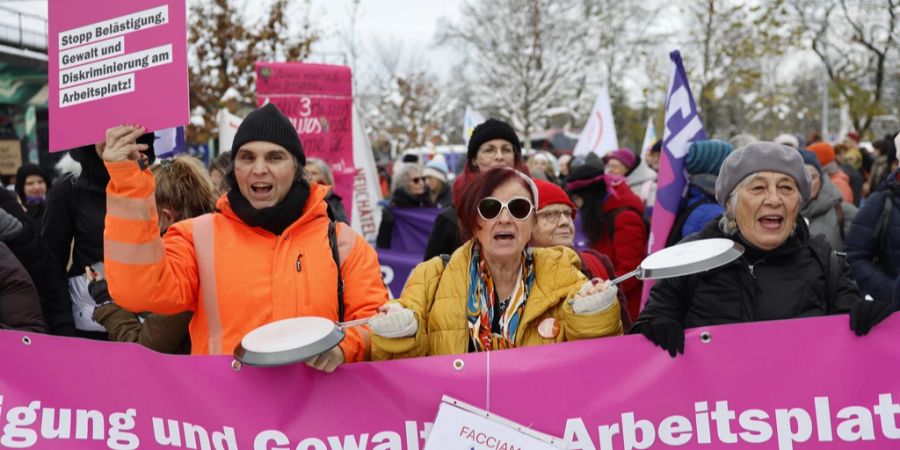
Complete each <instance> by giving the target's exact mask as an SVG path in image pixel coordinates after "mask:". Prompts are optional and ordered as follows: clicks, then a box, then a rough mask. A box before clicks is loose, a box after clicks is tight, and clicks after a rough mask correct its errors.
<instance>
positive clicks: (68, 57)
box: [59, 37, 125, 69]
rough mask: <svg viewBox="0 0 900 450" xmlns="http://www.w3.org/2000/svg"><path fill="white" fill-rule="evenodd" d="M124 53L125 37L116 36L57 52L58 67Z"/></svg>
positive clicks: (77, 64)
mask: <svg viewBox="0 0 900 450" xmlns="http://www.w3.org/2000/svg"><path fill="white" fill-rule="evenodd" d="M124 53H125V38H123V37H118V38H115V39H110V40H108V41H102V42H97V43H95V44H90V45H85V46H83V47H78V48H75V49H72V50H67V51H62V52H59V67H60V68H61V69H66V68H69V67H73V66H79V65H82V64H87V63H89V62H94V61H96V60H98V59H103V58H107V57H110V56H116V55H121V54H124Z"/></svg>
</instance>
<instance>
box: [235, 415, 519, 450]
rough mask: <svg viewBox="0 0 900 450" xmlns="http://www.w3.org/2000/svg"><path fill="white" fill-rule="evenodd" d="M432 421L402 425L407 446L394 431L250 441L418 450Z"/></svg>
mask: <svg viewBox="0 0 900 450" xmlns="http://www.w3.org/2000/svg"><path fill="white" fill-rule="evenodd" d="M431 425H432V424H431V422H426V423H425V424H424V425H423V427H422V429H421V430H419V424H418V422H414V421H407V422H404V427H405V431H406V443H405V445H404V442H403V438H402V437H401V436H400V434H399V433H397V432H395V431H380V432H378V433H375V434H374V435H373V436H372V439H371V441H370V440H369V433H362V434H359V435H352V434H348V435H345V436H327V437H325V438H324V439H320V438H315V437H307V438H304V439H302V440H300V441H299V442H298V443H297V445H296V446H293V445H292V444H291V440H290V439H289V438H288V437H287V435H286V434H284V433H283V432H281V431H278V430H265V431H262V432H260V433H258V434H257V435H256V438H254V439H253V450H294V449H296V450H366V449H368V448H369V445H368V444H370V443H371V444H373V447H372V448H373V450H389V449H397V450H400V449H406V450H419V448H420V446H421V441H422V440H424V439H425V438H427V437H428V432H429V430H430V429H431ZM375 444H377V445H375ZM509 450H513V449H509Z"/></svg>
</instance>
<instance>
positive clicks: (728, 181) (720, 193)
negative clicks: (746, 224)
mask: <svg viewBox="0 0 900 450" xmlns="http://www.w3.org/2000/svg"><path fill="white" fill-rule="evenodd" d="M764 171H771V172H778V173H783V174H785V175H787V176H789V177H791V178H793V179H794V181H796V182H797V188H798V189H800V196H801V197H803V201H804V202H806V201H807V200H809V193H810V190H811V188H810V187H811V186H812V181H811V180H810V177H809V173H807V172H806V168H805V167H804V166H803V157H802V156H800V152H798V151H797V150H794V149H793V148H790V147H788V146H786V145H781V144H776V143H774V142H762V141H760V142H754V143H752V144H747V145H745V146H743V147H741V148H739V149H737V150H735V151H733V152H731V154H730V155H728V157H727V158H725V162H723V163H722V168H721V169H720V171H719V178H718V179H716V201H718V202H719V205H721V206H722V207H723V208H725V207H726V206H725V203H726V202H727V201H728V196H729V195H731V192H732V191H734V188H735V187H736V186H737V185H738V184H739V183H740V182H741V180H743V179H744V178H746V177H747V176H748V175H752V174H754V173H756V172H764Z"/></svg>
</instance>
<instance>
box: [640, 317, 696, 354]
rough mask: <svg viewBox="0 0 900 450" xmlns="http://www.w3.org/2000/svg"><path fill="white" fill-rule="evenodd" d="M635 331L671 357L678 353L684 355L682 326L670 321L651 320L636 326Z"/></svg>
mask: <svg viewBox="0 0 900 450" xmlns="http://www.w3.org/2000/svg"><path fill="white" fill-rule="evenodd" d="M635 328H636V330H632V333H634V332H635V331H637V332H638V333H641V334H643V335H644V337H646V338H647V339H649V340H650V342H652V343H654V344H656V346H657V347H661V348H662V349H663V350H665V351H667V352H669V355H670V356H671V357H673V358H674V357H675V355H677V354H678V353H681V354H682V355H683V354H684V326H683V325H682V324H681V323H680V322H676V321H674V320H672V319H653V320H650V321H649V322H644V323H642V324H639V325H637V326H636V327H635Z"/></svg>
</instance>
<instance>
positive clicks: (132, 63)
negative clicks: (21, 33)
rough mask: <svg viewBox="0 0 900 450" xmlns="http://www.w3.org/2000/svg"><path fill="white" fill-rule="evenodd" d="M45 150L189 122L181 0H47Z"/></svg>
mask: <svg viewBox="0 0 900 450" xmlns="http://www.w3.org/2000/svg"><path fill="white" fill-rule="evenodd" d="M48 6H49V23H48V26H49V33H50V35H49V43H48V60H49V63H48V65H49V90H50V97H49V101H48V104H47V105H48V108H49V114H50V151H60V150H67V149H71V148H74V147H78V146H82V145H87V144H93V143H96V142H102V141H103V140H104V139H105V136H106V129H107V128H110V127H113V126H115V125H121V124H139V125H142V126H144V127H146V128H147V129H148V130H150V131H155V130H159V129H163V128H169V127H173V126H178V125H184V124H186V123H187V122H188V120H189V112H188V110H189V107H188V80H187V74H188V72H187V31H186V30H187V25H186V22H185V1H184V0H129V1H127V2H123V1H118V0H79V1H77V2H76V1H70V0H50V2H49V5H48Z"/></svg>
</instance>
